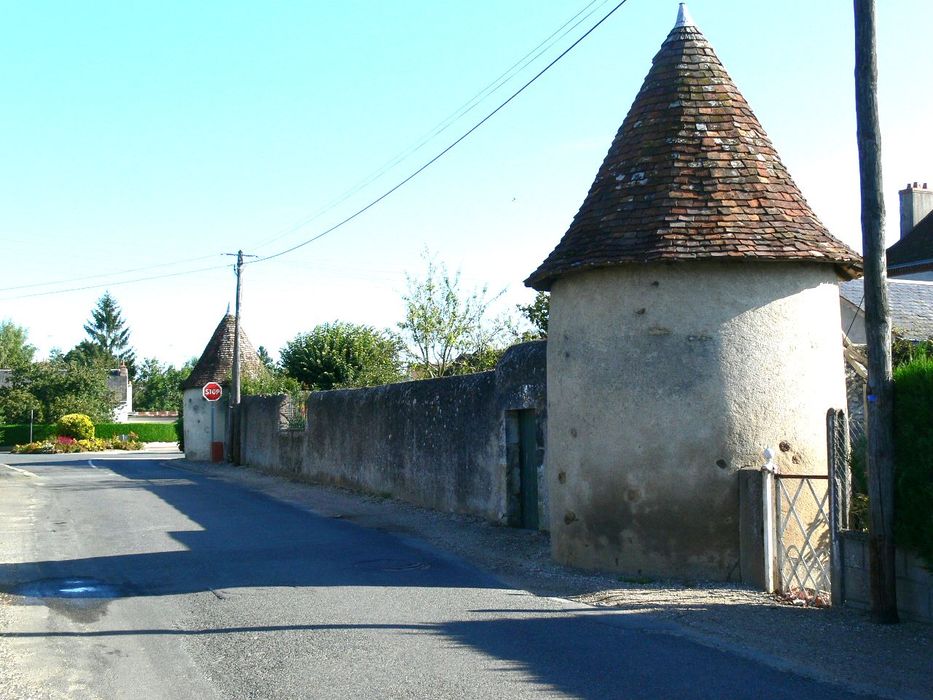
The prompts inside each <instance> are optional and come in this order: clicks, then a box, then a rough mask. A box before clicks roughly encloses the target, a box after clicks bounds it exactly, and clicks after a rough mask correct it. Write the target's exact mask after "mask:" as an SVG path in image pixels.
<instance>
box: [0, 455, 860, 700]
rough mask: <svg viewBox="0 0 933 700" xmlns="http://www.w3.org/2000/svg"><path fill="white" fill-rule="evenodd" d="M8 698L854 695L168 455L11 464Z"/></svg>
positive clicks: (0, 670)
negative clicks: (519, 583)
mask: <svg viewBox="0 0 933 700" xmlns="http://www.w3.org/2000/svg"><path fill="white" fill-rule="evenodd" d="M0 463H4V464H5V465H6V466H2V467H0V562H2V563H0V592H2V593H0V697H2V698H18V697H23V698H26V697H28V698H46V697H50V698H98V697H99V698H497V699H501V698H524V697H576V698H674V697H676V698H722V697H728V698H730V699H732V700H735V699H738V698H774V699H779V698H788V699H791V698H792V699H793V700H805V699H806V698H821V699H822V700H826V699H830V698H850V697H851V698H855V697H864V696H856V695H852V694H850V693H848V692H846V691H844V690H843V689H841V688H839V687H836V686H832V685H827V684H824V683H819V682H816V681H812V680H809V679H805V678H802V677H800V676H797V675H795V674H793V673H790V672H786V671H785V672H782V671H778V670H775V669H773V668H770V667H768V666H765V665H763V664H759V663H757V662H755V661H753V660H749V659H747V658H742V657H739V656H736V655H732V654H729V653H727V652H724V651H719V650H716V649H713V648H710V647H706V646H701V645H699V644H697V643H695V642H692V641H690V640H688V639H684V638H681V637H678V636H677V634H676V631H675V630H673V629H670V628H668V627H665V626H664V624H663V623H651V622H650V621H645V620H644V619H639V620H637V621H632V620H631V619H630V618H627V617H626V616H625V615H624V614H622V613H614V612H611V611H606V610H599V609H593V608H588V607H583V606H580V605H579V604H575V603H571V602H569V601H563V600H558V599H553V598H541V597H536V596H533V595H531V594H528V593H526V592H524V591H519V590H513V589H509V588H508V587H507V586H505V585H504V584H503V583H501V582H500V581H498V580H497V579H496V578H494V577H493V576H491V575H489V574H487V573H485V572H483V571H480V570H478V569H475V568H473V567H471V566H470V565H468V564H466V563H464V562H462V561H460V560H458V559H456V558H454V557H452V556H451V555H449V554H446V553H445V552H443V551H440V550H438V549H436V548H432V547H430V546H428V545H425V544H423V543H420V542H418V541H414V540H405V539H403V538H400V537H399V536H398V535H395V534H390V533H387V532H382V531H379V530H374V529H367V528H364V527H360V526H358V525H355V524H352V523H348V522H345V521H342V520H340V519H339V518H330V517H322V516H320V515H316V514H314V513H310V512H307V511H305V510H302V509H299V508H297V507H294V506H291V505H288V504H284V503H281V502H279V501H276V500H273V499H271V498H269V497H267V496H264V495H261V494H258V493H255V492H252V491H249V490H247V489H245V488H242V487H240V486H236V485H232V484H229V483H225V482H222V481H219V480H217V479H212V478H210V477H207V476H203V475H200V474H197V473H195V472H191V471H186V470H185V469H184V465H183V464H182V463H181V462H178V461H176V460H174V459H172V458H171V457H170V456H168V455H161V456H160V455H153V454H139V455H129V454H128V455H126V456H124V455H112V454H107V455H95V456H92V457H91V458H90V459H88V456H87V455H67V456H62V455H55V456H52V455H49V456H18V455H8V454H3V455H0Z"/></svg>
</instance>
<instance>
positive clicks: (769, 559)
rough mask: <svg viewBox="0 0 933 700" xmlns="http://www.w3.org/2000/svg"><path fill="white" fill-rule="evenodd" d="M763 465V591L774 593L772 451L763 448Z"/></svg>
mask: <svg viewBox="0 0 933 700" xmlns="http://www.w3.org/2000/svg"><path fill="white" fill-rule="evenodd" d="M764 454H765V459H766V460H767V461H766V462H765V465H764V466H763V467H762V468H761V472H762V475H761V476H762V479H761V497H762V503H761V508H762V513H763V515H764V527H763V528H762V529H763V531H764V532H763V534H764V555H765V591H767V592H768V593H774V592H775V591H776V590H777V572H776V571H775V567H774V561H775V551H776V544H777V543H776V538H777V514H776V513H775V502H774V472H775V466H774V452H773V451H772V450H771V449H770V448H768V449H766V450H765V453H764Z"/></svg>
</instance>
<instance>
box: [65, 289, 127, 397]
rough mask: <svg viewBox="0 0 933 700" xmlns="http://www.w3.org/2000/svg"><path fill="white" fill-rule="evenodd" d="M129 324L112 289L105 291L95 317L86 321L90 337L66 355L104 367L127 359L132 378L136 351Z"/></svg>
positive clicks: (91, 364) (108, 367)
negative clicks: (131, 340)
mask: <svg viewBox="0 0 933 700" xmlns="http://www.w3.org/2000/svg"><path fill="white" fill-rule="evenodd" d="M125 326H126V322H125V321H124V320H123V313H122V312H121V310H120V306H119V304H117V302H116V300H115V299H114V298H113V297H112V296H110V292H104V294H103V296H102V297H101V298H100V299H98V300H97V306H95V307H94V309H93V310H92V311H91V318H90V319H89V320H88V322H87V323H85V324H84V330H85V332H86V333H87V334H88V337H87V339H86V340H83V341H81V342H80V343H78V345H76V346H75V347H74V349H73V350H71V351H70V352H69V353H68V354H67V355H66V359H68V360H71V361H74V362H77V363H79V364H82V365H86V366H93V367H103V368H104V369H113V368H114V367H116V366H118V365H119V364H120V363H121V362H123V363H126V366H127V369H128V370H129V373H130V378H131V379H134V378H135V377H136V354H135V353H134V352H133V349H132V348H131V347H130V331H129V329H128V328H126V327H125Z"/></svg>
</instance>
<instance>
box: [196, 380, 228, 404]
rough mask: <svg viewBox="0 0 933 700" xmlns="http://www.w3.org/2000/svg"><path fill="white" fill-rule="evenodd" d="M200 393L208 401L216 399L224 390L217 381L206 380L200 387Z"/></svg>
mask: <svg viewBox="0 0 933 700" xmlns="http://www.w3.org/2000/svg"><path fill="white" fill-rule="evenodd" d="M201 393H202V394H204V398H205V399H207V400H208V401H217V400H218V399H219V398H220V397H221V396H222V395H223V393H224V390H223V388H222V387H221V386H220V384H218V383H217V382H208V383H207V384H205V385H204V388H203V389H201Z"/></svg>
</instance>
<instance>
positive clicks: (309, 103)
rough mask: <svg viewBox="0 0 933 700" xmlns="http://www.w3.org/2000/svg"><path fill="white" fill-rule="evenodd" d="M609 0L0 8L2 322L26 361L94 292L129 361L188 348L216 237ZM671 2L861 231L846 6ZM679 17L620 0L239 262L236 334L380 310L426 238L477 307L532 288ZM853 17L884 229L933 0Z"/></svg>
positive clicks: (915, 105) (917, 157) (179, 355)
mask: <svg viewBox="0 0 933 700" xmlns="http://www.w3.org/2000/svg"><path fill="white" fill-rule="evenodd" d="M614 4H615V3H614V2H602V1H601V0H597V2H595V3H592V4H591V3H590V2H589V0H573V1H571V0H565V1H552V2H546V3H542V2H536V1H533V0H507V1H498V2H493V1H484V0H474V1H473V2H469V3H466V2H462V3H447V2H442V3H439V2H428V1H426V0H425V1H421V0H400V1H396V2H392V3H387V2H376V1H375V0H350V1H347V2H340V3H324V2H273V3H245V2H224V3H221V2H203V3H187V2H184V3H182V2H169V1H166V2H159V3H154V2H151V3H142V2H125V1H122V2H98V3H64V2H41V1H37V2H30V3H19V2H8V1H6V0H0V80H2V85H3V91H4V92H3V109H2V110H0V130H2V133H3V134H4V138H3V139H2V141H0V260H2V262H3V266H2V270H3V274H2V277H0V279H2V281H0V319H10V320H12V321H14V322H15V323H18V324H20V325H23V326H25V327H27V328H28V329H29V331H30V339H31V341H32V342H33V343H34V344H35V345H37V346H38V347H39V349H40V353H41V354H43V355H44V354H46V353H47V352H48V351H49V349H50V348H51V347H59V348H62V349H65V350H67V349H69V348H70V347H72V346H73V345H74V344H75V343H77V342H78V341H80V340H81V339H82V337H83V336H84V332H83V330H82V324H83V323H84V322H85V321H86V320H87V318H88V316H89V315H90V311H91V309H92V307H93V306H94V304H95V302H96V300H97V299H98V297H99V296H100V295H101V294H102V293H103V291H104V290H105V289H109V290H110V291H111V293H112V294H113V295H114V296H115V297H116V299H117V300H118V302H119V303H120V304H121V306H122V308H123V311H124V316H125V318H126V320H127V323H128V325H129V327H130V329H131V332H132V340H133V343H134V345H135V347H136V349H137V353H138V354H139V355H140V356H142V357H148V356H154V357H157V358H159V359H161V360H163V361H169V362H173V363H180V362H182V361H184V360H185V359H186V358H188V357H191V356H194V355H199V354H200V352H201V351H202V349H203V347H204V345H205V343H206V342H207V340H208V338H209V336H210V334H211V332H212V331H213V329H214V327H215V326H216V324H217V323H218V321H219V320H220V317H221V316H222V314H223V313H224V311H225V310H226V307H227V304H228V303H230V302H232V300H233V295H234V277H233V274H232V272H231V270H230V268H229V263H230V260H229V259H228V258H224V257H223V254H224V253H227V252H234V251H236V250H237V249H239V248H242V249H243V250H244V251H246V252H247V253H256V254H261V255H268V254H272V253H275V252H277V251H279V250H282V249H284V248H287V247H289V246H291V245H294V244H296V243H299V242H301V241H303V240H306V239H308V238H310V237H311V236H313V235H315V234H316V233H319V232H320V231H322V230H324V229H326V228H327V227H328V226H330V225H332V224H334V223H336V222H337V221H340V220H341V219H342V218H344V217H345V216H347V215H349V214H351V213H352V212H353V211H355V210H356V209H358V208H360V207H361V206H363V205H365V204H367V203H368V202H369V201H371V200H372V199H374V198H375V197H377V196H379V195H380V194H382V193H383V192H384V191H385V190H387V189H388V188H389V187H391V186H392V185H394V184H395V183H397V182H398V181H399V180H401V179H402V178H404V177H405V176H407V175H408V174H409V173H410V172H412V171H413V170H415V169H416V168H417V167H418V166H419V165H421V164H422V163H423V162H425V161H426V160H428V159H429V158H430V157H432V156H433V155H434V154H436V153H437V152H439V151H440V150H442V149H443V148H444V147H446V146H447V145H448V144H449V143H450V142H451V141H453V140H454V139H455V138H456V137H457V136H459V135H460V134H462V133H463V132H465V131H466V130H467V129H468V128H469V127H470V126H472V125H473V124H474V123H475V122H476V121H478V120H479V119H480V118H482V116H484V115H485V114H486V113H488V112H489V111H491V110H492V109H493V108H494V107H495V106H496V105H498V104H499V102H501V101H502V100H503V99H505V98H506V97H507V96H508V95H509V94H511V92H512V91H514V90H515V89H517V88H518V87H519V86H520V85H521V84H522V83H523V82H525V81H526V80H528V79H529V78H530V77H531V76H532V75H534V73H535V72H537V70H539V69H540V68H542V67H543V66H544V65H545V64H546V62H547V61H548V60H550V59H551V58H553V57H554V56H556V55H557V54H558V53H559V52H560V51H561V50H563V49H564V48H566V47H567V46H568V45H569V44H570V43H571V42H572V41H573V40H574V39H575V38H576V37H578V36H579V35H580V34H582V33H583V31H585V29H586V28H588V27H589V26H590V25H592V24H593V23H594V22H595V20H596V19H597V18H598V17H601V16H602V15H603V14H605V13H606V12H607V11H608V10H609V9H610V8H611V7H612V6H613V5H614ZM585 8H586V11H587V12H589V11H590V10H595V13H594V14H592V15H591V16H590V17H589V19H587V20H586V21H584V22H583V23H582V24H581V25H580V26H579V27H578V28H576V29H575V30H573V31H572V32H571V33H570V34H568V35H567V36H566V37H564V38H563V39H562V40H560V41H558V42H557V43H556V44H555V45H554V46H553V47H551V48H550V49H549V50H548V51H547V52H546V53H545V54H544V55H543V56H542V57H541V58H540V59H539V60H538V61H537V62H535V63H533V64H532V65H531V66H529V67H528V68H527V69H525V70H524V71H522V72H521V73H519V75H518V76H517V77H516V79H515V80H513V81H512V82H510V83H508V84H507V85H506V86H505V87H504V88H503V89H502V90H500V91H499V92H496V93H495V94H493V95H491V96H490V97H488V98H487V99H486V100H484V101H482V102H481V103H480V104H479V106H478V107H477V108H476V109H474V110H473V111H471V112H469V113H468V114H467V115H466V116H465V117H464V118H462V119H461V120H459V121H457V122H455V123H454V124H453V125H451V126H450V127H449V128H448V129H447V130H446V131H444V132H443V133H442V134H440V135H439V136H437V137H435V138H433V139H430V140H429V141H428V142H427V143H426V144H425V145H424V146H423V147H422V148H421V149H420V150H418V151H416V152H415V153H414V154H412V155H410V156H409V157H407V158H406V159H404V160H402V161H401V162H400V163H399V164H398V165H397V166H395V167H393V168H391V169H389V170H388V171H387V172H385V173H384V174H383V175H382V176H381V177H380V178H378V179H376V180H375V181H374V182H372V183H371V184H370V185H368V186H366V187H363V188H361V189H359V190H358V191H355V192H354V193H353V194H351V195H350V196H349V197H347V198H346V199H344V200H343V201H341V202H340V203H338V204H337V205H336V206H332V207H330V208H327V207H328V205H330V204H331V203H333V202H334V201H335V200H336V199H338V198H340V197H341V196H342V195H344V194H345V193H347V192H348V191H349V190H351V188H353V187H354V186H355V185H357V184H358V183H359V182H360V181H361V180H363V179H364V178H366V177H367V176H368V175H370V174H371V173H373V172H374V171H377V170H378V169H379V168H380V167H381V166H383V165H384V164H385V163H387V162H388V161H391V160H392V159H393V158H394V157H395V156H397V155H399V154H400V153H403V152H405V151H406V149H409V147H411V146H412V145H413V144H416V143H418V142H419V140H420V139H421V138H422V137H423V136H424V135H426V134H428V133H430V132H431V131H432V129H434V127H435V126H437V125H438V124H439V123H441V122H442V121H443V120H444V119H445V118H446V117H448V116H449V115H450V114H451V113H453V112H455V111H456V110H457V109H458V108H459V107H460V106H461V105H463V104H464V103H465V102H467V101H468V100H470V98H472V97H473V96H474V95H475V94H476V93H478V92H479V91H480V90H481V89H482V88H484V87H485V86H486V85H488V84H489V83H490V82H491V81H493V80H494V79H495V78H496V77H497V76H499V75H500V74H501V73H503V71H505V70H506V69H507V68H509V67H510V66H511V65H512V64H513V63H515V61H517V60H518V59H520V58H521V57H522V56H524V55H525V54H526V52H528V51H530V50H531V49H533V48H534V47H535V46H537V45H538V44H539V43H540V42H541V41H542V40H543V39H545V38H546V37H548V36H549V35H550V34H551V33H552V32H554V30H556V29H557V28H558V27H560V26H561V25H563V24H564V23H565V22H566V21H567V20H568V19H570V18H571V17H573V16H574V15H576V14H577V13H578V12H580V11H581V10H584V9H585ZM690 10H691V13H692V14H693V17H694V19H695V20H696V23H697V25H698V26H699V28H700V29H701V30H702V31H703V32H704V34H705V35H706V37H707V38H708V39H709V40H710V42H711V43H712V45H713V47H714V48H715V49H716V51H717V53H718V55H719V57H720V59H721V60H722V61H723V63H724V64H725V66H726V69H727V70H728V71H729V73H730V74H731V75H732V78H733V79H734V80H735V82H736V83H737V85H738V87H739V89H740V90H741V91H742V92H743V94H744V95H745V97H746V99H747V100H748V101H749V103H750V104H751V106H752V109H753V110H754V111H755V112H756V114H757V116H758V118H759V119H760V121H761V122H762V124H763V125H764V127H765V129H766V130H767V132H768V134H769V135H770V137H771V139H772V140H773V141H774V143H775V145H776V146H777V149H778V151H779V152H780V154H781V156H782V158H783V160H784V162H785V164H786V165H787V166H788V168H789V170H790V172H791V174H792V175H793V177H794V178H795V180H796V181H797V183H798V185H800V187H801V189H802V190H803V192H804V194H805V196H806V197H807V198H808V200H809V201H810V203H811V205H812V206H813V208H814V210H815V211H816V212H817V214H818V215H819V216H820V218H821V219H822V220H823V222H824V223H825V224H826V225H827V226H828V227H829V229H830V230H831V231H832V232H833V233H834V234H835V235H836V236H837V237H839V238H841V239H842V240H844V241H845V242H847V243H849V244H850V245H853V246H854V247H856V248H859V249H860V242H859V241H860V232H859V210H858V173H857V160H856V150H855V116H854V98H853V78H852V70H853V48H852V47H853V29H852V24H853V20H852V4H851V2H848V1H847V0H835V1H833V2H819V3H814V2H804V1H803V0H784V1H783V2H780V3H758V2H755V3H750V2H740V1H739V0H694V2H691V3H690ZM676 13H677V3H676V2H659V1H658V0H629V1H628V2H627V4H626V5H624V6H623V7H622V8H621V9H620V10H619V11H618V12H617V13H616V14H615V15H613V17H611V18H610V19H609V20H608V21H607V22H606V23H605V24H604V25H602V26H601V27H600V28H598V29H597V30H596V31H595V32H594V33H593V34H592V35H591V36H590V37H588V38H587V39H586V40H584V41H583V42H582V43H581V44H580V45H579V46H578V47H577V49H575V50H574V51H573V52H571V53H570V54H569V55H568V56H567V57H566V58H564V59H563V60H562V61H561V62H560V63H558V64H557V65H556V66H555V67H554V68H553V69H551V70H550V71H549V72H548V73H546V74H545V75H544V76H543V77H542V78H541V79H540V80H539V81H538V82H536V83H535V84H534V85H533V86H532V87H530V88H529V89H528V90H527V91H526V92H525V93H524V94H523V95H521V96H520V97H519V98H517V99H516V100H515V101H514V102H513V103H512V104H510V105H509V106H508V107H507V108H506V109H504V110H503V111H502V112H500V113H499V114H497V115H496V116H495V117H494V118H493V119H492V120H490V121H489V122H488V123H487V124H485V125H484V126H483V127H482V128H481V129H479V130H478V131H477V132H476V133H475V134H473V135H472V136H471V137H470V138H469V139H467V140H466V141H464V142H463V143H462V144H460V145H459V146H458V147H457V148H456V149H454V150H453V151H451V152H450V154H448V155H447V156H445V157H444V158H443V159H441V160H440V161H438V163H436V164H435V165H434V166H432V167H431V168H430V169H429V170H427V171H426V172H425V173H424V174H423V175H421V176H419V177H418V178H416V179H415V180H413V181H412V182H411V183H409V184H408V185H406V186H405V187H404V188H402V189H401V190H399V191H398V192H397V193H395V194H394V195H392V196H391V197H389V198H388V199H386V200H385V201H384V202H383V203H381V204H380V205H378V206H377V207H374V208H373V209H371V210H370V211H368V212H366V213H365V214H363V215H362V216H360V217H359V218H358V219H356V220H354V221H353V222H352V223H351V224H349V225H347V226H345V227H344V228H342V229H340V230H338V231H336V232H334V233H333V234H330V235H329V236H327V237H325V238H323V239H321V240H320V241H317V242H315V243H312V244H310V245H308V246H305V247H304V248H301V249H300V250H298V251H296V252H294V253H292V254H289V255H285V256H282V257H281V258H278V259H276V260H275V261H269V262H266V263H261V264H256V265H253V266H249V267H247V268H246V271H245V274H244V306H243V317H244V326H245V328H246V330H247V332H248V333H249V335H250V338H251V340H252V341H253V343H254V344H255V345H264V346H266V347H268V348H269V349H270V351H272V352H273V353H276V352H277V351H278V349H279V348H281V346H282V345H283V344H284V343H285V342H286V341H287V340H289V339H290V338H292V337H294V335H295V334H297V333H298V332H301V331H307V330H309V329H310V328H312V327H313V326H314V325H315V324H317V323H320V322H324V321H333V320H336V319H340V320H346V321H353V322H357V323H367V324H372V325H375V326H377V327H391V326H394V325H395V324H396V323H397V321H398V320H400V318H401V315H402V302H401V298H400V297H401V293H402V292H403V291H404V289H405V273H406V272H410V273H413V274H418V273H420V272H421V270H422V269H423V264H422V261H421V258H420V255H421V252H422V251H423V250H424V249H425V248H426V247H427V248H429V249H430V250H431V251H433V252H434V253H435V254H436V255H437V257H438V259H439V260H441V261H443V262H446V264H447V265H448V266H449V267H450V268H451V269H452V270H456V269H460V270H461V271H462V275H463V280H464V283H465V284H466V286H467V287H472V286H478V285H488V287H489V289H490V290H493V291H499V290H501V289H506V290H507V291H506V293H505V294H504V295H503V297H502V300H501V302H500V306H502V307H505V306H509V305H514V304H515V303H520V302H525V301H527V300H528V299H530V298H531V297H532V296H533V294H532V292H531V291H530V290H527V289H525V288H524V287H523V286H522V280H523V279H524V278H525V277H526V276H527V275H528V274H529V273H530V272H531V271H532V270H533V269H534V268H535V267H536V266H537V265H538V263H540V262H541V260H542V259H543V258H544V257H545V256H546V255H547V253H548V252H550V250H551V249H552V248H553V247H554V245H555V244H556V243H557V241H558V240H559V239H560V237H561V235H562V234H563V232H564V231H565V229H566V228H567V225H568V224H569V222H570V220H571V219H572V218H573V215H574V214H575V213H576V210H577V208H578V207H579V205H580V203H581V202H582V199H583V197H584V195H585V193H586V191H587V189H588V188H589V185H590V183H591V181H592V179H593V176H594V175H595V172H596V169H597V168H598V166H599V164H600V162H601V161H602V159H603V157H604V155H605V153H606V150H607V149H608V147H609V144H610V142H611V141H612V138H613V136H614V134H615V132H616V130H617V129H618V127H619V125H620V124H621V122H622V120H623V118H624V117H625V114H626V112H627V110H628V108H629V106H630V104H631V102H632V100H633V99H634V97H635V95H636V93H637V91H638V88H639V86H640V85H641V82H642V80H643V78H644V76H645V74H646V73H647V71H648V69H649V67H650V63H651V59H652V57H653V56H654V54H655V53H656V52H657V50H658V48H659V47H660V45H661V42H662V41H663V40H664V37H665V36H666V35H667V33H668V31H669V30H670V29H671V27H672V26H673V24H674V20H675V17H676ZM878 21H879V45H878V49H879V61H880V104H881V120H882V129H883V141H882V147H883V156H884V160H883V164H884V178H885V183H884V184H885V190H886V194H887V207H888V226H887V235H888V240H889V242H893V241H894V240H895V239H896V237H897V190H898V189H900V188H903V187H904V185H905V184H906V183H907V182H908V181H914V180H917V181H921V182H922V181H924V180H929V181H931V183H933V140H931V139H930V138H929V124H930V120H931V117H933V91H931V90H929V88H928V84H929V80H928V78H927V77H926V76H927V74H928V73H929V71H930V66H929V64H928V61H929V57H928V51H927V50H926V49H927V47H928V45H929V41H928V34H929V27H931V26H933V2H930V1H929V0H883V1H882V2H879V3H878ZM322 210H325V211H323V213H320V212H322ZM319 213H320V215H319V216H318V217H317V218H313V219H312V218H311V217H313V216H314V215H315V214H319ZM201 268H209V269H207V270H205V271H202V272H199V273H196V274H182V275H179V276H175V277H168V278H163V279H158V280H151V281H147V282H140V283H134V284H123V282H125V281H127V280H134V279H137V278H140V277H146V276H152V275H160V274H171V273H178V272H186V271H190V270H195V269H201ZM92 276H93V278H92ZM89 278H91V279H89ZM59 280H75V281H72V282H66V283H61V284H50V283H52V282H56V281H59ZM27 285H29V286H27ZM34 285H42V286H34ZM91 285H98V286H94V287H93V288H90V289H83V290H76V291H65V292H59V293H54V294H45V295H43V296H27V295H32V294H36V293H46V292H50V291H57V290H73V288H76V287H86V286H91Z"/></svg>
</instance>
